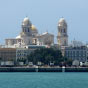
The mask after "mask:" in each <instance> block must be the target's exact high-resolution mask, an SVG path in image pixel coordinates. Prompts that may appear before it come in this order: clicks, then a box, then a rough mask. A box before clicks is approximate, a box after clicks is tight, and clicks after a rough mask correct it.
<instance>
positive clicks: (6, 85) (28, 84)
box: [0, 72, 88, 88]
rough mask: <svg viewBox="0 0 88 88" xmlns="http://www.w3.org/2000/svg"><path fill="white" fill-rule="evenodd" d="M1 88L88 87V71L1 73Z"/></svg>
mask: <svg viewBox="0 0 88 88" xmlns="http://www.w3.org/2000/svg"><path fill="white" fill-rule="evenodd" d="M0 88H88V73H58V72H57V73H0Z"/></svg>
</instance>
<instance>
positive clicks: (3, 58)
mask: <svg viewBox="0 0 88 88" xmlns="http://www.w3.org/2000/svg"><path fill="white" fill-rule="evenodd" d="M15 61H16V49H15V48H0V62H1V65H14V62H15Z"/></svg>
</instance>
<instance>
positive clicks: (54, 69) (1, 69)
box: [0, 67, 88, 72]
mask: <svg viewBox="0 0 88 88" xmlns="http://www.w3.org/2000/svg"><path fill="white" fill-rule="evenodd" d="M0 72H88V68H87V67H66V68H61V67H48V68H47V67H42V68H41V67H39V68H33V67H0Z"/></svg>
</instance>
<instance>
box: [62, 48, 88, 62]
mask: <svg viewBox="0 0 88 88" xmlns="http://www.w3.org/2000/svg"><path fill="white" fill-rule="evenodd" d="M64 52H65V54H64V56H65V57H67V58H69V59H72V60H73V61H74V60H78V61H80V62H86V61H87V47H86V46H81V47H70V46H69V47H65V49H64Z"/></svg>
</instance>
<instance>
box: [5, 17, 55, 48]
mask: <svg viewBox="0 0 88 88" xmlns="http://www.w3.org/2000/svg"><path fill="white" fill-rule="evenodd" d="M5 44H6V45H7V46H18V47H19V46H27V45H53V44H54V35H53V34H50V33H48V32H45V33H43V34H39V33H38V30H37V28H36V27H35V26H34V25H33V24H32V23H31V21H30V20H29V18H28V17H26V18H24V20H23V21H22V25H21V33H20V34H19V35H18V36H17V37H16V38H11V39H5Z"/></svg>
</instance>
